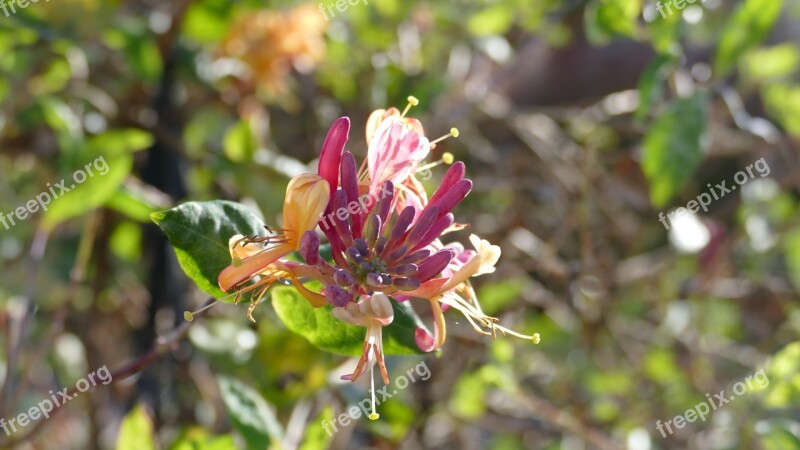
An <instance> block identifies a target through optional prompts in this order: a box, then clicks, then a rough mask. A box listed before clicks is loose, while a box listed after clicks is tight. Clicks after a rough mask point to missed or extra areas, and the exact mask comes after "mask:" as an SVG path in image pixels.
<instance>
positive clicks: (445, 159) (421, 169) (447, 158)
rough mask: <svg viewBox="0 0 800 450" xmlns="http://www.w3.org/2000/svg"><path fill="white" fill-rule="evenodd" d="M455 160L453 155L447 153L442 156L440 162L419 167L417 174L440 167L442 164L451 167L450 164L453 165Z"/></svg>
mask: <svg viewBox="0 0 800 450" xmlns="http://www.w3.org/2000/svg"><path fill="white" fill-rule="evenodd" d="M454 160H455V158H454V157H453V154H452V153H450V152H445V153H444V154H442V159H440V160H438V161H434V162H432V163H430V164H425V165H424V166H422V167H418V168H417V172H424V171H426V170H428V169H432V168H434V167H436V166H439V165H441V164H447V165H448V166H449V165H450V164H453V161H454Z"/></svg>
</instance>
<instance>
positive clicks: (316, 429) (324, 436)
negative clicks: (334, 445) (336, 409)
mask: <svg viewBox="0 0 800 450" xmlns="http://www.w3.org/2000/svg"><path fill="white" fill-rule="evenodd" d="M323 421H324V422H325V423H331V422H333V408H331V407H330V406H326V407H325V409H323V410H322V411H321V412H320V413H319V415H317V417H315V418H314V420H312V421H311V423H310V424H309V425H308V428H306V436H305V439H304V440H303V445H302V446H300V450H325V449H327V448H329V447H330V444H331V441H332V440H333V435H328V433H327V432H326V431H325V429H324V428H323V427H322V426H320V424H322V423H323Z"/></svg>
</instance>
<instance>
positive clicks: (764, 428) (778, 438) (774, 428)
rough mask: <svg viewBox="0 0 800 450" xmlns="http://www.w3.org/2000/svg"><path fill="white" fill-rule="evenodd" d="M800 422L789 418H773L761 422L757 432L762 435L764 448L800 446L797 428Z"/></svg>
mask: <svg viewBox="0 0 800 450" xmlns="http://www.w3.org/2000/svg"><path fill="white" fill-rule="evenodd" d="M798 428H800V423H797V422H795V421H794V420H791V419H788V418H772V419H768V420H765V421H763V422H761V423H759V426H758V427H756V432H757V433H758V434H760V435H761V436H762V437H761V448H763V449H764V450H782V449H789V448H791V449H796V448H800V436H798V434H797V429H798Z"/></svg>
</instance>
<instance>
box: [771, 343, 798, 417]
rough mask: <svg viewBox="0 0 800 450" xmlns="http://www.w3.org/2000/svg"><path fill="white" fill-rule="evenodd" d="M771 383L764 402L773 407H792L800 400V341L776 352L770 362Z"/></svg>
mask: <svg viewBox="0 0 800 450" xmlns="http://www.w3.org/2000/svg"><path fill="white" fill-rule="evenodd" d="M768 374H769V375H768V377H767V380H769V381H768V382H769V385H767V390H766V397H765V399H764V404H765V405H767V406H769V407H772V408H790V407H792V406H793V405H797V404H798V402H800V342H794V343H791V344H789V345H787V346H786V347H784V348H782V349H781V350H780V351H778V352H777V353H775V355H774V356H773V357H772V360H771V361H770V363H769V369H768Z"/></svg>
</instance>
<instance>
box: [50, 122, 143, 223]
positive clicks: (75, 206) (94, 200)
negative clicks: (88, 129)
mask: <svg viewBox="0 0 800 450" xmlns="http://www.w3.org/2000/svg"><path fill="white" fill-rule="evenodd" d="M151 143H152V137H151V136H150V134H149V133H145V132H142V131H139V130H117V131H109V132H106V133H103V134H101V135H98V136H95V137H93V138H91V139H90V140H89V141H88V142H87V143H86V148H85V149H84V150H83V151H81V153H80V159H82V162H80V163H79V164H80V166H79V167H76V168H75V169H74V171H73V172H72V173H71V174H69V175H68V176H66V177H64V178H63V186H64V188H65V192H62V191H61V188H60V187H55V185H57V184H58V183H59V182H60V181H61V180H59V182H56V183H53V185H54V186H53V189H52V190H50V191H49V194H51V195H50V196H51V197H52V198H51V204H50V205H46V207H47V208H48V209H47V211H46V212H45V215H44V218H43V220H42V226H44V227H45V228H48V229H52V228H53V227H55V226H56V225H58V224H59V223H61V222H63V221H65V220H68V219H71V218H73V217H77V216H80V215H81V214H84V213H86V212H88V211H91V210H93V209H95V208H98V207H100V206H103V205H104V204H105V203H106V202H107V201H109V200H110V199H111V198H112V197H113V196H114V194H115V193H116V192H117V188H119V186H120V185H121V184H122V183H123V182H124V181H125V179H126V178H127V177H128V175H130V173H131V169H132V168H133V155H132V152H135V151H139V150H142V149H145V148H147V147H149V146H150V145H151ZM81 181H82V182H81ZM67 190H68V191H67Z"/></svg>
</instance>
